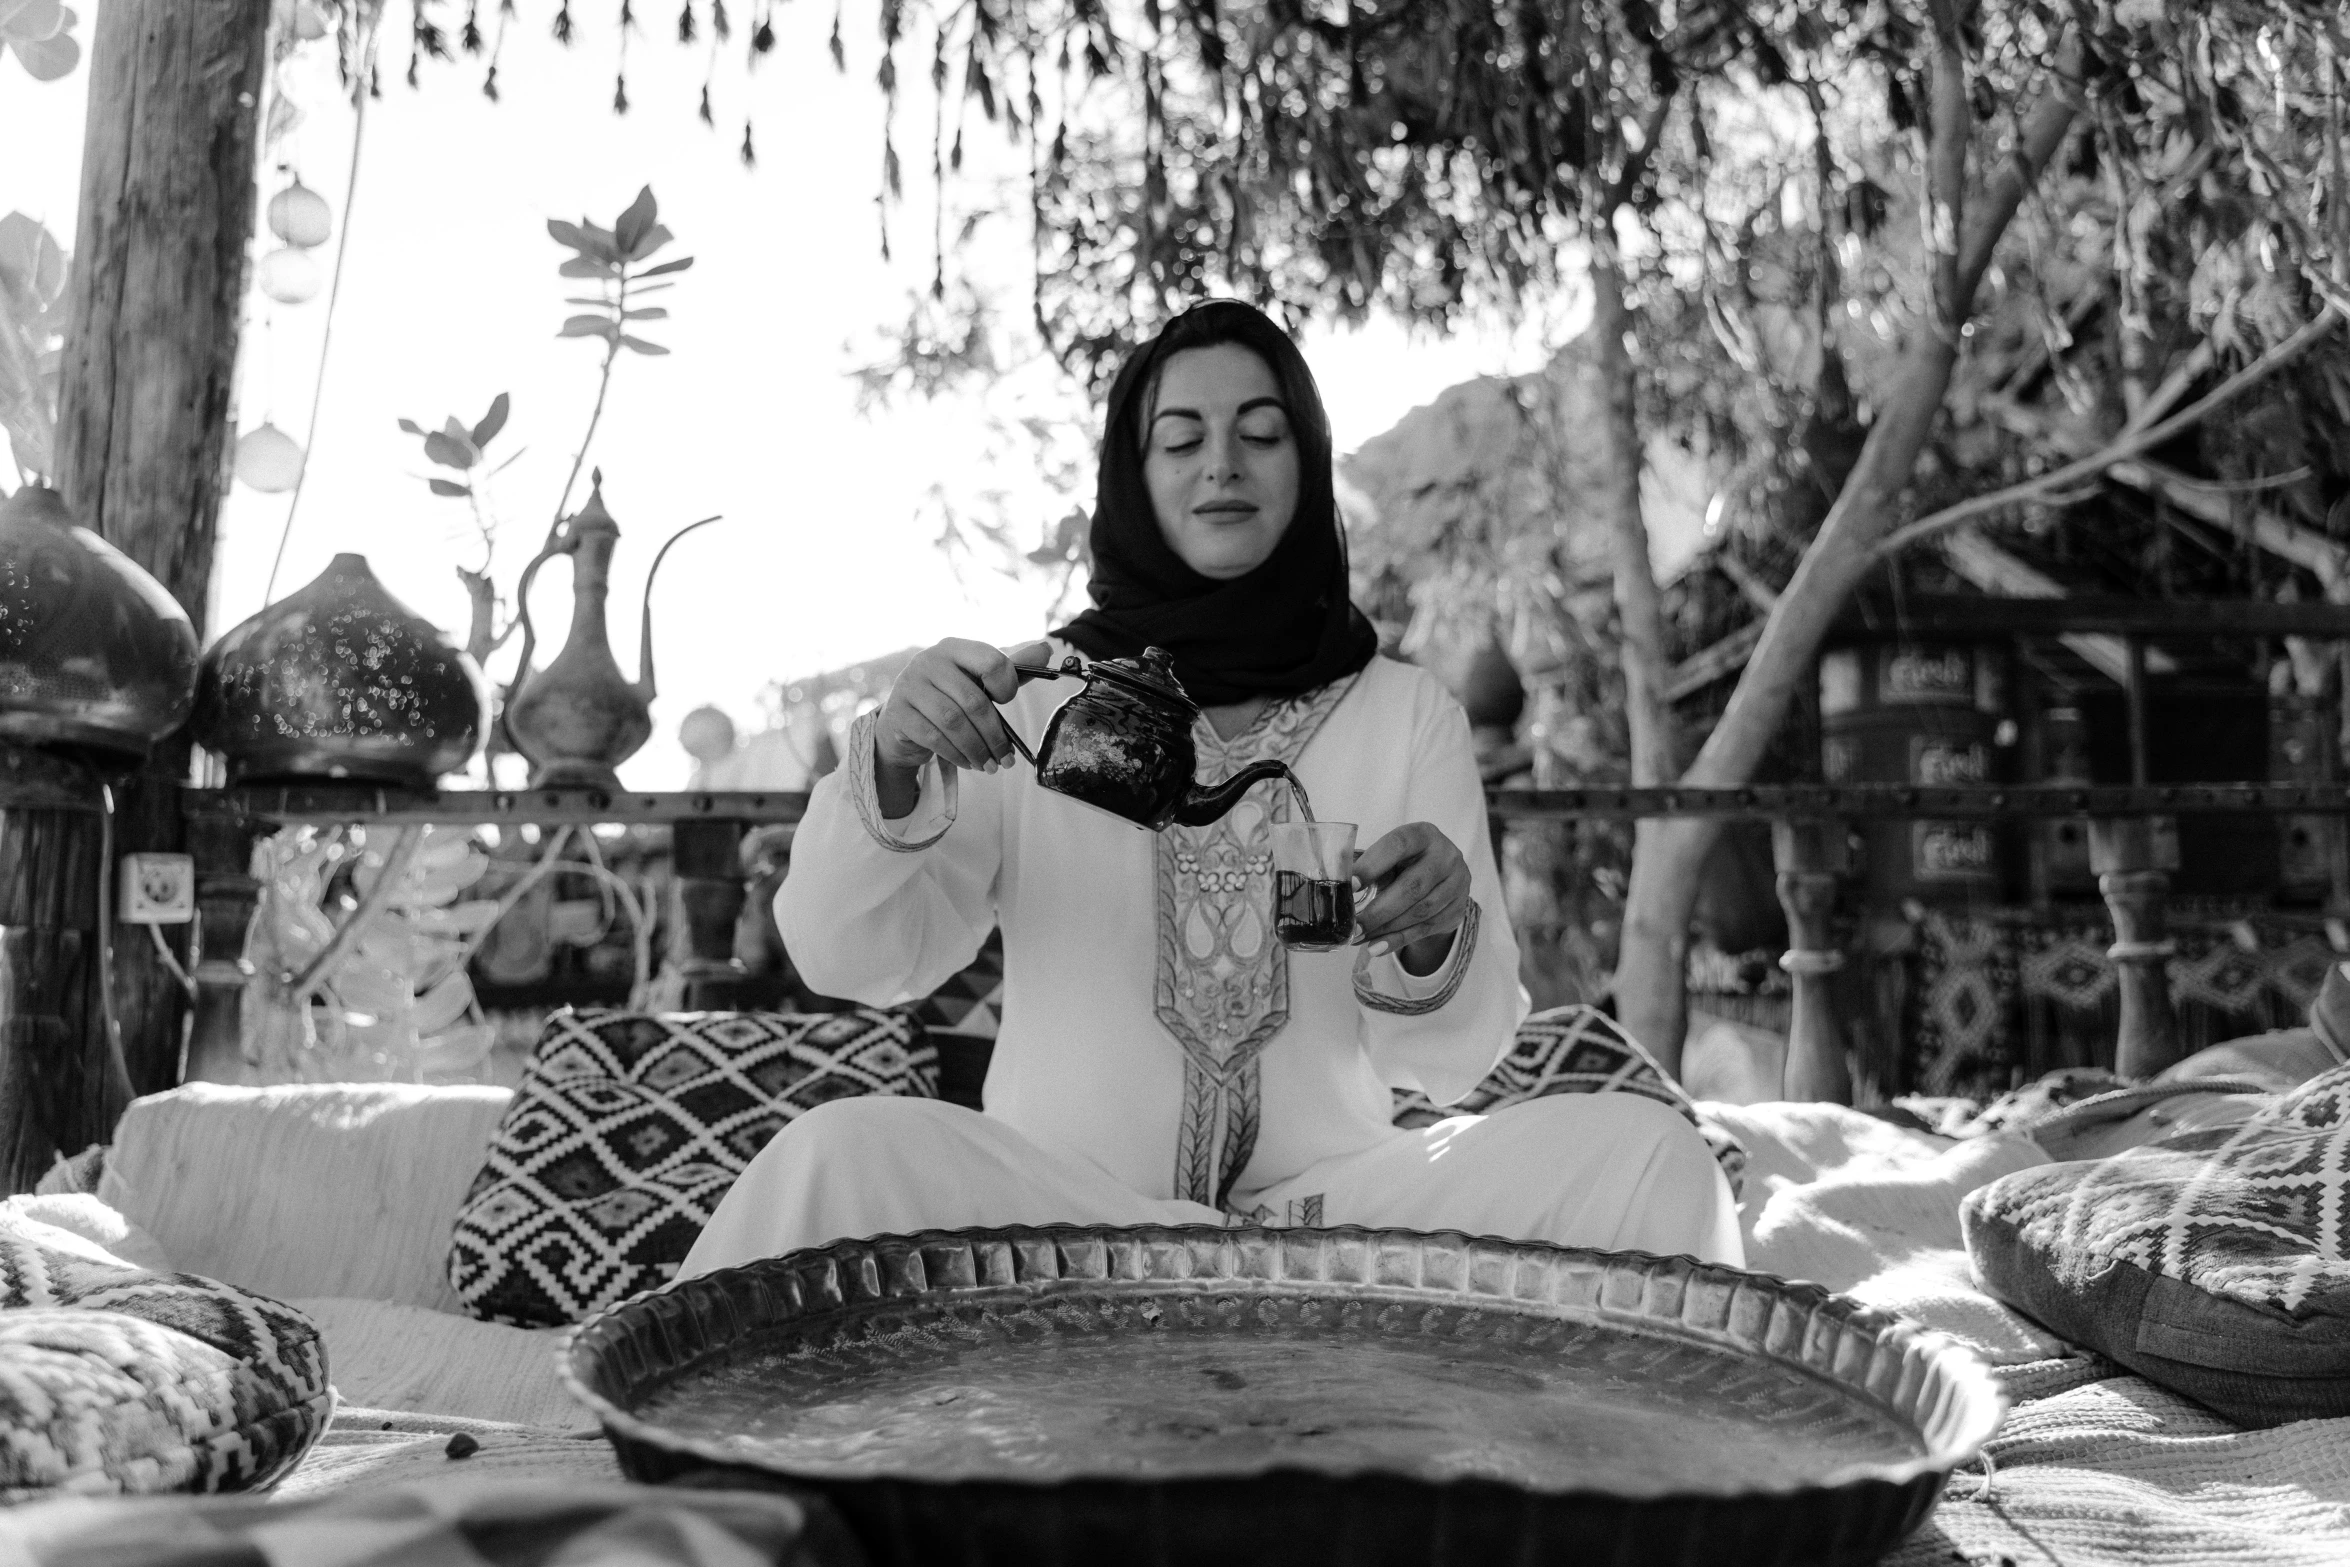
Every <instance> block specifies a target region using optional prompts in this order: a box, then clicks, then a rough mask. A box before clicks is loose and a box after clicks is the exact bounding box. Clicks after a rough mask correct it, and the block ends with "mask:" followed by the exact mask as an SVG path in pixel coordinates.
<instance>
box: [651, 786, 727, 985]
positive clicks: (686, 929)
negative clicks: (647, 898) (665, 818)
mask: <svg viewBox="0 0 2350 1567" xmlns="http://www.w3.org/2000/svg"><path fill="white" fill-rule="evenodd" d="M742 846H743V824H742V823H741V822H738V821H685V822H679V823H678V824H677V826H676V827H675V828H674V829H673V832H672V836H671V838H670V856H671V860H672V862H673V864H674V866H675V868H676V872H677V924H676V933H675V934H674V935H673V936H672V937H671V938H670V945H669V967H670V973H669V975H667V976H666V981H667V982H666V983H665V984H664V985H663V986H662V987H661V989H662V990H663V991H664V992H665V993H667V994H672V995H675V996H677V997H678V998H679V999H678V1005H679V1006H681V1007H682V1008H683V1009H684V1010H686V1011H688V1012H710V1011H721V1010H724V1009H727V1008H730V1007H734V1006H737V1005H739V1004H740V1003H741V1000H742V993H743V981H744V979H745V978H746V976H745V974H744V972H743V966H742V965H741V964H740V963H738V962H736V961H735V956H734V927H735V921H736V920H737V919H738V918H740V917H741V915H742V911H743V901H744V898H745V896H746V895H745V893H744V891H743V866H742Z"/></svg>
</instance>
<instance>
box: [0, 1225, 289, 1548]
mask: <svg viewBox="0 0 2350 1567" xmlns="http://www.w3.org/2000/svg"><path fill="white" fill-rule="evenodd" d="M46 1228H47V1227H46V1226H41V1225H28V1224H22V1223H19V1222H18V1221H17V1219H16V1217H15V1216H12V1215H0V1307H6V1308H7V1309H6V1310H0V1500H8V1501H16V1500H21V1499H23V1498H25V1497H28V1496H32V1495H36V1494H41V1493H45V1492H49V1491H68V1492H74V1493H78V1494H85V1495H89V1494H108V1493H113V1492H122V1491H130V1492H144V1491H243V1490H255V1489H259V1488H262V1487H265V1486H269V1485H272V1484H275V1483H276V1482H277V1481H278V1480H279V1479H280V1478H282V1477H283V1476H284V1475H285V1474H286V1473H287V1472H288V1471H290V1470H291V1469H292V1468H293V1467H294V1466H295V1465H296V1464H297V1463H299V1462H301V1459H302V1455H303V1454H304V1453H306V1452H308V1451H309V1450H310V1445H311V1443H313V1442H315V1441H316V1440H317V1439H318V1437H319V1435H320V1434H321V1433H322V1432H324V1431H325V1429H326V1425H327V1420H328V1418H329V1416H331V1415H332V1413H333V1409H334V1394H333V1391H332V1390H331V1389H330V1388H329V1387H328V1386H327V1379H326V1376H327V1372H326V1347H325V1344H324V1342H323V1341H322V1340H321V1338H320V1336H319V1332H318V1328H317V1326H316V1325H315V1324H314V1323H312V1322H311V1320H310V1319H309V1318H308V1317H306V1316H304V1315H303V1314H302V1313H300V1312H298V1311H296V1310H294V1309H293V1308H292V1307H291V1306H287V1305H283V1304H281V1303H280V1302H277V1301H274V1300H269V1299H267V1298H265V1297H263V1296H259V1295H253V1294H249V1293H247V1292H246V1291H244V1290H240V1289H235V1288H232V1287H231V1286H229V1285H226V1284H218V1283H215V1282H213V1281H212V1280H210V1279H200V1278H197V1277H195V1276H193V1275H191V1274H184V1273H149V1272H147V1271H146V1270H145V1269H142V1268H134V1267H130V1266H127V1265H124V1264H122V1263H119V1262H116V1261H114V1260H112V1259H106V1260H99V1258H98V1257H94V1256H92V1255H90V1254H88V1253H87V1252H86V1251H84V1250H82V1249H77V1248H76V1247H74V1246H73V1245H72V1244H71V1242H70V1241H68V1242H67V1243H66V1244H49V1243H48V1242H47V1241H46V1240H44V1239H43V1238H42V1237H41V1232H42V1231H43V1230H45V1229H46ZM51 1233H52V1234H53V1233H54V1232H51Z"/></svg>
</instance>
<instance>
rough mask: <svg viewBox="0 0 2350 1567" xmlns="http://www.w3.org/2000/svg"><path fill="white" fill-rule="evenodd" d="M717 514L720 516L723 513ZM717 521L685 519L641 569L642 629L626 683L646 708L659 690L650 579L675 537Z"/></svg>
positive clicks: (654, 574) (665, 558)
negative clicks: (631, 677)
mask: <svg viewBox="0 0 2350 1567" xmlns="http://www.w3.org/2000/svg"><path fill="white" fill-rule="evenodd" d="M719 515H720V516H723V515H724V513H720V514H719ZM717 520H718V517H704V518H703V519H702V520H701V521H700V522H689V523H687V524H686V525H685V526H684V527H682V528H680V529H678V530H677V531H676V532H675V533H672V534H671V535H669V538H668V541H667V542H666V543H664V544H663V545H662V546H661V548H660V549H659V550H658V551H656V552H655V554H654V556H653V564H652V566H651V567H650V568H649V569H648V570H647V571H646V572H645V605H644V619H643V621H642V627H643V629H642V632H641V633H640V635H639V637H638V639H637V663H636V679H634V680H632V681H630V682H629V689H630V690H631V691H633V692H635V693H636V697H637V700H638V701H640V702H643V703H644V704H645V705H646V706H648V707H650V706H651V705H652V702H653V698H654V697H655V696H657V695H659V694H660V689H661V688H660V687H659V685H657V684H656V683H655V682H654V679H653V579H654V578H655V577H657V576H659V575H660V574H661V562H663V561H665V560H667V559H668V558H669V552H670V551H671V550H672V549H674V548H676V547H677V541H678V540H679V539H682V538H684V537H685V536H686V535H687V534H689V533H691V532H693V531H694V529H696V528H701V527H707V526H708V525H709V524H711V523H713V522H716V521H717Z"/></svg>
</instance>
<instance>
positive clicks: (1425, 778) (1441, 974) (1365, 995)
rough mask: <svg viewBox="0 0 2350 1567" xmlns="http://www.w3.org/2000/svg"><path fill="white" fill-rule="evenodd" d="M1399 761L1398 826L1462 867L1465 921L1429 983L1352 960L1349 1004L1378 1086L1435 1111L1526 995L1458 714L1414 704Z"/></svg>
mask: <svg viewBox="0 0 2350 1567" xmlns="http://www.w3.org/2000/svg"><path fill="white" fill-rule="evenodd" d="M1431 684H1432V683H1431ZM1404 754H1405V755H1408V756H1409V757H1410V758H1411V777H1410V782H1409V785H1408V786H1407V790H1406V794H1405V816H1404V820H1405V821H1424V822H1427V823H1429V824H1430V825H1431V826H1433V827H1435V828H1436V829H1437V830H1438V831H1439V832H1442V833H1443V834H1444V835H1445V836H1446V837H1447V838H1450V839H1451V840H1452V841H1453V843H1454V845H1455V846H1456V847H1458V848H1459V849H1460V851H1461V853H1462V855H1463V856H1464V857H1465V858H1466V859H1467V860H1468V862H1469V893H1470V897H1471V899H1472V908H1471V914H1470V919H1469V921H1468V923H1465V924H1464V925H1462V927H1461V929H1460V933H1459V935H1458V936H1456V937H1455V938H1454V941H1453V949H1452V952H1451V954H1450V955H1449V956H1448V957H1447V958H1446V959H1445V962H1444V964H1443V966H1442V967H1440V968H1438V969H1437V971H1436V972H1435V973H1433V974H1428V975H1413V974H1410V973H1407V972H1406V971H1405V969H1404V967H1403V965H1402V964H1401V963H1400V962H1398V961H1397V960H1396V957H1395V955H1394V954H1393V953H1390V954H1388V955H1387V956H1385V957H1382V958H1368V957H1365V958H1362V959H1360V960H1358V962H1357V963H1356V965H1355V999H1356V1001H1357V1002H1359V1003H1360V1004H1361V1005H1362V1007H1363V1009H1364V1024H1363V1026H1364V1043H1365V1046H1366V1048H1367V1049H1368V1050H1369V1052H1370V1056H1371V1060H1372V1063H1373V1064H1374V1065H1375V1066H1376V1067H1377V1068H1378V1069H1379V1071H1380V1073H1381V1075H1382V1076H1383V1077H1384V1078H1385V1079H1386V1081H1387V1082H1388V1083H1389V1084H1390V1085H1391V1086H1394V1087H1397V1088H1417V1089H1419V1090H1420V1091H1421V1092H1422V1093H1425V1094H1426V1095H1427V1096H1428V1097H1429V1098H1430V1099H1431V1100H1433V1101H1434V1102H1435V1103H1437V1104H1439V1105H1445V1104H1451V1103H1452V1102H1453V1101H1455V1100H1457V1099H1459V1098H1461V1097H1462V1096H1463V1095H1464V1094H1466V1093H1468V1092H1469V1090H1470V1089H1472V1088H1474V1087H1476V1086H1477V1084H1478V1082H1479V1081H1480V1080H1482V1079H1483V1078H1484V1076H1485V1074H1486V1073H1487V1072H1489V1071H1491V1070H1492V1069H1493V1064H1494V1062H1496V1061H1498V1060H1500V1059H1501V1057H1502V1055H1503V1054H1504V1053H1505V1052H1506V1051H1507V1050H1508V1049H1509V1046H1510V1041H1511V1039H1512V1037H1513V1036H1514V1035H1515V1033H1516V1031H1517V1027H1518V1024H1519V1023H1520V1022H1521V1021H1522V1020H1523V1019H1524V1018H1525V1016H1526V1007H1527V1003H1526V994H1525V990H1524V988H1523V987H1522V986H1521V985H1520V984H1519V982H1518V943H1517V938H1516V936H1515V935H1514V934H1513V932H1512V931H1511V929H1510V920H1509V913H1508V910H1507V909H1506V907H1505V906H1504V904H1503V902H1502V894H1501V875H1500V872H1499V871H1498V869H1497V868H1496V867H1495V865H1494V863H1493V838H1492V835H1491V833H1490V832H1489V831H1488V830H1487V827H1486V816H1485V788H1484V784H1483V782H1482V781H1481V780H1480V779H1479V777H1478V776H1477V761H1476V752H1475V749H1474V748H1473V747H1472V745H1471V743H1470V740H1469V721H1468V718H1467V716H1466V715H1465V714H1463V713H1462V711H1461V709H1460V705H1459V704H1458V703H1457V702H1454V701H1452V700H1451V699H1450V698H1449V697H1441V698H1438V699H1435V700H1427V701H1424V702H1423V703H1422V704H1421V706H1420V710H1419V711H1418V712H1417V713H1415V714H1414V723H1413V729H1412V735H1411V740H1410V743H1409V747H1408V749H1407V750H1405V752H1404Z"/></svg>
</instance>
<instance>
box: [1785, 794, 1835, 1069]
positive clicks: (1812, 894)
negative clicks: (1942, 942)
mask: <svg viewBox="0 0 2350 1567" xmlns="http://www.w3.org/2000/svg"><path fill="white" fill-rule="evenodd" d="M1846 848H1847V840H1846V836H1845V832H1844V824H1843V823H1842V822H1828V821H1778V822H1773V823H1771V858H1772V860H1773V861H1774V862H1775V863H1776V864H1777V866H1778V871H1779V878H1778V888H1779V903H1780V905H1781V906H1782V907H1783V908H1785V909H1786V911H1787V951H1786V953H1785V954H1784V955H1783V956H1782V957H1781V958H1780V959H1779V966H1780V967H1781V968H1783V969H1785V970H1786V971H1787V973H1788V975H1789V977H1790V978H1791V979H1792V980H1793V982H1794V989H1795V999H1794V1005H1793V1008H1792V1010H1791V1014H1790V1016H1789V1018H1788V1022H1787V1064H1786V1068H1785V1074H1784V1077H1783V1079H1782V1083H1783V1087H1782V1089H1781V1092H1782V1093H1784V1095H1785V1096H1786V1097H1787V1098H1788V1099H1790V1100H1825V1101H1826V1102H1828V1103H1830V1104H1840V1105H1843V1104H1850V1103H1852V1069H1851V1067H1850V1065H1849V1064H1847V1062H1846V1061H1845V1058H1844V1029H1843V1026H1842V1025H1841V1024H1840V1023H1839V1022H1838V1021H1837V1019H1836V1005H1835V1000H1834V998H1833V997H1832V995H1831V994H1830V979H1829V976H1831V975H1833V974H1834V973H1835V972H1836V971H1837V970H1838V969H1841V968H1842V967H1844V954H1843V953H1842V952H1839V951H1838V950H1836V942H1835V937H1834V936H1833V935H1832V934H1831V933H1830V930H1829V918H1830V916H1831V915H1833V914H1834V913H1835V909H1836V877H1837V875H1838V873H1839V872H1841V871H1842V870H1843V869H1844V868H1845V862H1846V858H1847V854H1846Z"/></svg>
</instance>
